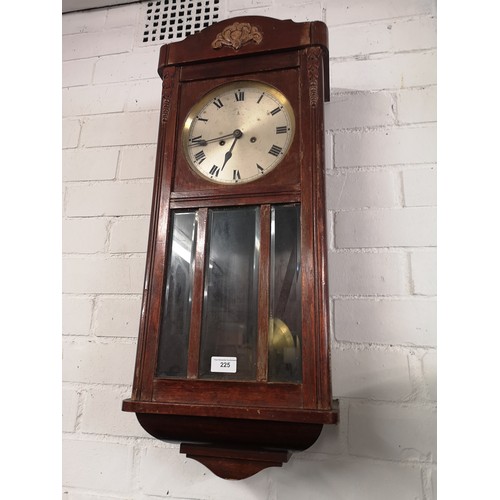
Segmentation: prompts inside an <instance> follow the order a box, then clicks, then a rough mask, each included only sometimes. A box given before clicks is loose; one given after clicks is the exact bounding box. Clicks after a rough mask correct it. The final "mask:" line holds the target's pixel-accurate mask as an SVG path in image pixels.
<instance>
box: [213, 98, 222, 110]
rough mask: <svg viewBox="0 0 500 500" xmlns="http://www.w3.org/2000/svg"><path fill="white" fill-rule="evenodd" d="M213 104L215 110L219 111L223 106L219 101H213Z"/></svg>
mask: <svg viewBox="0 0 500 500" xmlns="http://www.w3.org/2000/svg"><path fill="white" fill-rule="evenodd" d="M214 104H215V107H216V108H217V109H220V108H222V106H224V104H222V101H221V100H220V99H215V100H214Z"/></svg>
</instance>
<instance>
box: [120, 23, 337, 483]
mask: <svg viewBox="0 0 500 500" xmlns="http://www.w3.org/2000/svg"><path fill="white" fill-rule="evenodd" d="M158 71H159V74H160V76H161V78H162V79H163V88H162V105H161V116H160V127H159V137H158V149H157V160H156V171H155V182H154V188H153V201H152V210H151V224H150V234H149V245H148V253H147V261H146V277H145V284H144V294H143V306H142V312H141V323H140V331H139V338H138V346H137V359H136V366H135V375H134V383H133V389H132V396H131V398H130V399H127V400H125V401H124V402H123V410H125V411H131V412H135V413H136V415H137V418H138V420H139V422H140V424H141V425H142V426H143V427H144V429H145V430H146V431H147V432H149V433H150V434H151V435H153V436H155V437H157V438H158V439H161V440H166V441H175V442H181V446H180V451H181V453H185V454H187V456H188V457H190V458H194V459H196V460H198V461H199V462H201V463H203V464H204V465H206V466H207V467H208V468H209V469H211V470H212V471H213V472H214V473H215V474H217V475H219V476H220V477H224V478H231V479H242V478H245V477H248V476H250V475H252V474H255V473H256V472H259V471H260V470H262V469H264V468H266V467H271V466H281V465H282V464H283V463H284V462H286V461H287V460H288V458H289V456H290V452H291V451H293V450H304V449H306V448H307V447H309V446H311V445H312V444H313V443H314V442H315V441H316V439H317V438H318V436H319V434H320V432H321V429H322V426H323V425H324V424H333V423H336V420H337V409H336V404H335V402H333V401H332V398H331V389H330V369H329V339H328V292H327V283H326V276H327V270H326V245H325V234H326V228H325V193H324V129H323V100H324V99H328V98H329V81H328V33H327V29H326V26H325V25H324V24H323V23H321V22H306V23H294V22H292V21H281V20H276V19H271V18H267V17H260V16H249V17H240V18H235V19H229V20H226V21H223V22H220V23H218V24H216V25H212V26H211V27H209V28H206V29H205V30H203V31H201V32H200V33H198V34H196V35H192V36H190V37H188V38H186V39H185V40H183V41H181V42H177V43H172V44H168V45H164V46H162V47H161V50H160V62H159V70H158Z"/></svg>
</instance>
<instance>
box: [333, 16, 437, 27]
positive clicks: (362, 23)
mask: <svg viewBox="0 0 500 500" xmlns="http://www.w3.org/2000/svg"><path fill="white" fill-rule="evenodd" d="M436 17H437V16H436V13H435V12H428V13H422V14H412V15H409V16H396V17H384V18H381V19H373V20H368V21H353V22H351V23H343V24H328V23H326V24H327V25H328V29H329V30H330V29H336V28H342V27H344V26H355V25H359V26H360V27H364V26H373V25H374V24H387V22H389V21H401V20H402V21H417V20H419V19H422V18H424V19H436Z"/></svg>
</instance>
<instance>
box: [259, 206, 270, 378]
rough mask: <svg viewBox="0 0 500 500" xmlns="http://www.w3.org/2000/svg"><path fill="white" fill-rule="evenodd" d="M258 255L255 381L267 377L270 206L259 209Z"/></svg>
mask: <svg viewBox="0 0 500 500" xmlns="http://www.w3.org/2000/svg"><path fill="white" fill-rule="evenodd" d="M259 238H260V254H259V291H258V299H259V305H258V318H259V322H258V336H257V381H259V382H266V381H267V377H268V336H269V272H270V264H269V263H270V258H271V205H262V206H261V207H260V235H259Z"/></svg>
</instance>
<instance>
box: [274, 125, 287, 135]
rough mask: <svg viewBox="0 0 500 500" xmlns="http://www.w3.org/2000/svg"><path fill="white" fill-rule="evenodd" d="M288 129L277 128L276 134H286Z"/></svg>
mask: <svg viewBox="0 0 500 500" xmlns="http://www.w3.org/2000/svg"><path fill="white" fill-rule="evenodd" d="M286 130H287V127H286V126H284V127H276V133H277V134H286Z"/></svg>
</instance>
